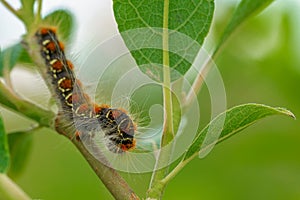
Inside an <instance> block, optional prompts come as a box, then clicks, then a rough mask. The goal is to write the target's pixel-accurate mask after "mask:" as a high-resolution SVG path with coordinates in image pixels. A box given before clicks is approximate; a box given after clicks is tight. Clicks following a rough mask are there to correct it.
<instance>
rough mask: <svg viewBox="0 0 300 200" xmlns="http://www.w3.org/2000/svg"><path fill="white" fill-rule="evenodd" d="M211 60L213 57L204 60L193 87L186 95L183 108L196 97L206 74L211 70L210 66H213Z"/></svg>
mask: <svg viewBox="0 0 300 200" xmlns="http://www.w3.org/2000/svg"><path fill="white" fill-rule="evenodd" d="M213 60H214V59H213V57H209V58H208V59H207V60H206V62H205V64H204V66H203V68H202V70H201V71H200V72H199V73H198V75H197V77H196V79H195V80H194V82H193V85H192V87H191V89H190V91H189V93H188V94H187V96H186V98H185V102H184V107H187V106H189V105H190V104H191V103H192V102H193V101H194V100H195V97H197V94H198V93H199V91H200V90H201V88H202V85H203V83H204V79H205V77H206V76H207V74H208V72H209V71H210V69H211V66H212V64H213Z"/></svg>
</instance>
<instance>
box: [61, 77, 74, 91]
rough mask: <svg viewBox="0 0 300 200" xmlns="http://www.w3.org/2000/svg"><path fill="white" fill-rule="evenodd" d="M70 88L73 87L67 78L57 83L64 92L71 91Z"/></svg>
mask: <svg viewBox="0 0 300 200" xmlns="http://www.w3.org/2000/svg"><path fill="white" fill-rule="evenodd" d="M72 86H73V84H72V81H71V79H68V78H65V79H63V80H62V81H60V83H59V87H60V88H61V89H64V90H66V89H72Z"/></svg>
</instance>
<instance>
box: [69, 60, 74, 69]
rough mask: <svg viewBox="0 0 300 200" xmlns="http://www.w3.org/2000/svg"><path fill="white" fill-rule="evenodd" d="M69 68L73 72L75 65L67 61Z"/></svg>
mask: <svg viewBox="0 0 300 200" xmlns="http://www.w3.org/2000/svg"><path fill="white" fill-rule="evenodd" d="M67 66H68V67H69V69H71V70H73V69H74V65H73V63H72V62H71V61H69V60H67Z"/></svg>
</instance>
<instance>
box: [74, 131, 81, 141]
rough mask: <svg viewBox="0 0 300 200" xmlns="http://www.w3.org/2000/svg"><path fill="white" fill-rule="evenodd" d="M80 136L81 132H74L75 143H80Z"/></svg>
mask: <svg viewBox="0 0 300 200" xmlns="http://www.w3.org/2000/svg"><path fill="white" fill-rule="evenodd" d="M80 135H81V132H79V131H76V132H75V138H76V140H77V141H80Z"/></svg>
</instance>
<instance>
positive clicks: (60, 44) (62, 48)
mask: <svg viewBox="0 0 300 200" xmlns="http://www.w3.org/2000/svg"><path fill="white" fill-rule="evenodd" d="M58 46H59V48H60V50H62V51H64V50H65V45H64V43H62V42H59V43H58Z"/></svg>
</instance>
